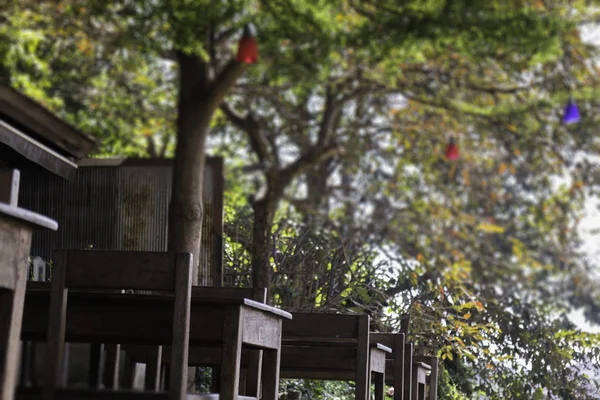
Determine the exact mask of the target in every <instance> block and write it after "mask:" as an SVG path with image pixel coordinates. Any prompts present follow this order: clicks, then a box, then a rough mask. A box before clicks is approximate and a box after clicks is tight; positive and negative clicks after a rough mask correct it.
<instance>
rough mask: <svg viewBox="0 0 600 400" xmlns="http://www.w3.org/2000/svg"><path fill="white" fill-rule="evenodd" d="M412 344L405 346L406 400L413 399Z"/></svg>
mask: <svg viewBox="0 0 600 400" xmlns="http://www.w3.org/2000/svg"><path fill="white" fill-rule="evenodd" d="M412 358H413V346H412V343H405V344H404V362H403V365H404V399H406V400H410V399H412V390H411V389H412Z"/></svg>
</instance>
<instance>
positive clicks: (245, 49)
mask: <svg viewBox="0 0 600 400" xmlns="http://www.w3.org/2000/svg"><path fill="white" fill-rule="evenodd" d="M235 59H236V61H237V62H241V63H245V64H254V63H255V62H257V61H258V44H257V43H256V29H255V28H254V25H252V24H248V25H246V26H245V27H244V34H243V35H242V37H241V39H240V42H239V43H238V51H237V56H236V58H235Z"/></svg>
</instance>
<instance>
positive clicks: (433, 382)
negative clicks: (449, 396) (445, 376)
mask: <svg viewBox="0 0 600 400" xmlns="http://www.w3.org/2000/svg"><path fill="white" fill-rule="evenodd" d="M413 361H414V362H418V363H425V364H427V365H429V366H430V367H431V371H430V373H429V376H428V377H427V387H428V389H427V393H428V395H427V398H428V400H437V386H438V358H437V357H434V356H414V357H413Z"/></svg>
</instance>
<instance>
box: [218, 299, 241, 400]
mask: <svg viewBox="0 0 600 400" xmlns="http://www.w3.org/2000/svg"><path fill="white" fill-rule="evenodd" d="M242 313H243V309H242V308H241V307H229V308H228V310H226V315H225V318H224V320H223V353H222V360H221V382H220V385H219V386H220V395H221V396H220V400H236V399H237V396H238V390H239V385H240V375H239V373H240V359H241V355H242V354H241V353H242V332H241V322H242V318H243V317H242Z"/></svg>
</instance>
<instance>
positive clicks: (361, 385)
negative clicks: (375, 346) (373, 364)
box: [356, 315, 371, 400]
mask: <svg viewBox="0 0 600 400" xmlns="http://www.w3.org/2000/svg"><path fill="white" fill-rule="evenodd" d="M357 345H358V347H357V353H356V357H357V362H356V399H357V400H359V399H363V398H364V399H368V398H369V392H370V388H371V374H370V373H369V316H368V315H359V316H358V342H357Z"/></svg>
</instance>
